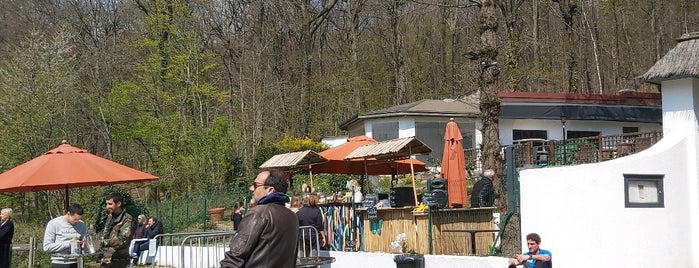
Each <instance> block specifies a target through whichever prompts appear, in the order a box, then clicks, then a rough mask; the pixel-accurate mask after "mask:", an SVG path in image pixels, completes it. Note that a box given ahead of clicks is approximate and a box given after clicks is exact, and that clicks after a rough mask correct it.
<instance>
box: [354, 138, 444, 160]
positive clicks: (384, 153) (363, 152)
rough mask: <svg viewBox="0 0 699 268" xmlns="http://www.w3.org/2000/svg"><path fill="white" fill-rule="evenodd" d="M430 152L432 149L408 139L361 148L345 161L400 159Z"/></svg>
mask: <svg viewBox="0 0 699 268" xmlns="http://www.w3.org/2000/svg"><path fill="white" fill-rule="evenodd" d="M430 152H432V149H430V147H429V146H427V144H425V143H423V142H422V141H420V140H418V139H417V138H415V137H409V138H401V139H394V140H388V141H383V142H379V143H376V144H367V145H364V146H361V147H359V148H357V149H356V150H354V151H352V152H351V153H349V154H348V155H347V156H346V157H345V160H350V159H356V158H376V159H379V160H381V159H400V158H406V157H410V156H412V155H416V154H429V153H430Z"/></svg>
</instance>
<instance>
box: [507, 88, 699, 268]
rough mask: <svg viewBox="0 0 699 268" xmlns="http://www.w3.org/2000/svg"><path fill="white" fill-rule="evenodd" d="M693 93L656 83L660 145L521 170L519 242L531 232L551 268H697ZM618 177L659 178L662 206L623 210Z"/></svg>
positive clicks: (696, 147) (696, 146) (698, 214)
mask: <svg viewBox="0 0 699 268" xmlns="http://www.w3.org/2000/svg"><path fill="white" fill-rule="evenodd" d="M692 86H694V89H692ZM697 90H699V83H697V80H696V79H683V80H679V81H670V82H663V129H664V134H663V135H664V138H663V139H662V140H661V141H660V142H659V143H657V144H655V145H654V146H652V147H651V148H649V149H647V150H645V151H642V152H640V153H638V154H634V155H631V156H627V157H622V158H617V159H614V160H611V161H606V162H601V163H595V164H587V165H578V166H570V167H559V168H545V169H530V170H523V171H521V172H520V193H521V199H520V201H521V215H522V217H521V219H522V236H523V238H522V239H523V240H524V236H525V235H526V234H527V233H530V232H536V233H539V234H540V235H541V237H542V245H541V247H542V248H544V249H548V250H551V252H552V255H553V261H554V262H555V263H556V266H558V267H561V266H562V267H587V266H590V265H594V266H598V267H699V194H698V193H699V185H698V183H697V178H698V175H697V174H698V171H697V166H699V160H697V159H698V158H697V152H698V151H699V144H698V143H697V136H698V135H697V133H698V132H697V120H696V116H695V111H694V109H695V108H694V104H696V103H699V101H697V97H696V96H695V95H694V94H693V92H697ZM666 106H667V107H666ZM624 174H661V175H664V178H663V184H664V203H665V205H664V207H662V208H626V207H625V197H624V191H625V190H626V189H625V188H624ZM524 243H526V241H523V245H522V246H523V248H526V247H525V246H524Z"/></svg>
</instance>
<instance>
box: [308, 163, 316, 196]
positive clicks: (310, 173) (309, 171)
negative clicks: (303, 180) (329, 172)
mask: <svg viewBox="0 0 699 268" xmlns="http://www.w3.org/2000/svg"><path fill="white" fill-rule="evenodd" d="M308 177H309V178H311V192H315V189H316V188H315V187H313V171H312V170H311V164H308Z"/></svg>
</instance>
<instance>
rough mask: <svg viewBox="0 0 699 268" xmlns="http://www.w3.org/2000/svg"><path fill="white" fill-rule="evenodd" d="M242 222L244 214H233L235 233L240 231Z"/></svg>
mask: <svg viewBox="0 0 699 268" xmlns="http://www.w3.org/2000/svg"><path fill="white" fill-rule="evenodd" d="M241 220H243V213H241V212H233V214H231V221H233V231H238V226H240V221H241Z"/></svg>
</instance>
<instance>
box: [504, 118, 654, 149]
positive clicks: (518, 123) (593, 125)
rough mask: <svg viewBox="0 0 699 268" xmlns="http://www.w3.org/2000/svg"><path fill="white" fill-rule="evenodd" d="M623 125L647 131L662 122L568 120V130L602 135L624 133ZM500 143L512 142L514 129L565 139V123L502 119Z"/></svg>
mask: <svg viewBox="0 0 699 268" xmlns="http://www.w3.org/2000/svg"><path fill="white" fill-rule="evenodd" d="M622 127H638V131H640V132H646V131H651V130H655V129H660V128H661V126H660V124H655V123H634V122H615V121H593V120H566V131H600V132H601V133H600V135H602V136H609V135H616V134H622ZM499 128H500V143H502V144H504V145H508V144H512V130H513V129H524V130H546V131H547V132H548V139H549V140H562V139H563V125H562V124H561V120H541V119H500V124H499Z"/></svg>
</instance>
